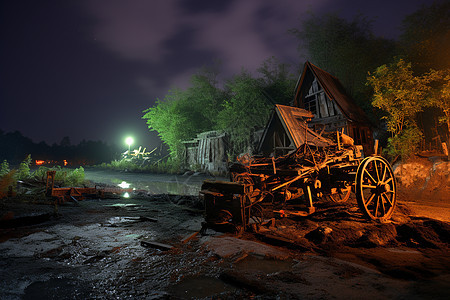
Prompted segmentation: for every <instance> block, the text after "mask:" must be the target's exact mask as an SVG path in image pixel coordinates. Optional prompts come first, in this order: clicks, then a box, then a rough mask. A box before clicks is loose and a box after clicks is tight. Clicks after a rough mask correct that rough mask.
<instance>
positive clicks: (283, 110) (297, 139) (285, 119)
mask: <svg viewBox="0 0 450 300" xmlns="http://www.w3.org/2000/svg"><path fill="white" fill-rule="evenodd" d="M275 117H278V119H279V120H280V122H281V124H282V125H283V128H284V130H285V132H286V134H287V136H288V137H289V139H290V141H291V142H292V144H294V146H295V148H296V149H297V148H298V147H300V146H301V145H303V144H308V145H311V146H318V147H326V146H330V145H332V144H333V142H332V141H331V140H329V139H327V138H325V137H322V136H321V135H319V134H317V133H316V132H314V131H312V130H311V129H309V128H308V125H307V124H306V122H305V120H304V119H309V118H312V117H314V115H313V114H312V113H311V112H309V111H307V110H304V109H301V108H298V107H293V106H286V105H280V104H277V105H275V111H274V114H273V115H272V118H271V121H270V122H269V124H268V125H267V127H266V129H265V132H264V135H263V137H262V139H261V144H260V147H259V148H260V150H261V147H262V143H264V141H265V139H266V138H268V137H267V136H266V135H267V132H268V131H269V129H270V128H271V126H274V123H273V122H274V121H275V119H274V118H275Z"/></svg>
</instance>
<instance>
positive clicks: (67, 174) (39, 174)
mask: <svg viewBox="0 0 450 300" xmlns="http://www.w3.org/2000/svg"><path fill="white" fill-rule="evenodd" d="M47 171H56V174H55V183H56V184H57V185H60V186H82V185H83V184H84V168H83V167H79V168H77V169H64V168H62V167H60V166H57V167H53V168H47V167H39V169H37V170H36V171H34V172H33V174H32V175H31V177H33V178H35V179H36V180H39V181H44V182H45V181H46V179H47Z"/></svg>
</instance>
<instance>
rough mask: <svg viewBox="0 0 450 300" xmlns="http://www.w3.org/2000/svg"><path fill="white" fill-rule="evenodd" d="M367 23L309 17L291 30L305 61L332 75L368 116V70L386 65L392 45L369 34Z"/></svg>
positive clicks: (330, 16)
mask: <svg viewBox="0 0 450 300" xmlns="http://www.w3.org/2000/svg"><path fill="white" fill-rule="evenodd" d="M371 27H372V25H371V21H370V20H368V19H367V18H365V17H363V16H361V15H359V16H356V17H355V18H354V20H353V21H351V22H349V21H347V20H345V19H342V18H340V17H338V16H337V15H334V14H329V15H325V16H320V17H319V16H315V15H311V17H310V18H308V19H305V20H304V21H303V22H302V29H301V30H298V29H291V33H293V34H294V35H296V36H297V38H298V39H299V42H300V44H299V50H300V51H301V50H303V49H306V50H307V55H308V57H309V59H310V60H311V61H312V62H313V63H314V64H316V65H317V66H319V67H320V68H322V69H324V70H326V71H327V72H329V73H331V74H332V75H334V76H336V77H337V78H338V79H339V80H340V81H341V83H342V84H343V86H344V87H345V89H346V91H347V92H348V93H349V94H350V95H351V96H352V97H353V98H354V99H355V100H356V101H357V102H358V104H359V105H360V106H361V107H362V108H363V109H364V110H365V111H366V113H368V114H369V115H370V114H371V113H372V110H371V107H370V102H369V101H367V100H368V99H370V97H371V93H372V92H371V90H370V88H369V87H368V86H366V84H365V83H366V77H367V73H368V72H369V71H372V70H374V69H375V68H376V67H378V66H380V65H382V64H385V63H388V62H389V61H390V60H391V59H392V56H393V54H394V52H395V43H394V41H392V40H388V39H385V38H381V37H376V36H375V35H374V34H373V33H372V29H371Z"/></svg>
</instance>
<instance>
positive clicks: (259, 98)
mask: <svg viewBox="0 0 450 300" xmlns="http://www.w3.org/2000/svg"><path fill="white" fill-rule="evenodd" d="M262 88H263V87H262V86H261V81H258V80H257V79H255V78H253V77H252V76H251V75H250V73H249V72H247V71H244V70H243V71H241V73H240V74H238V75H235V76H234V77H233V78H232V79H231V80H230V81H228V82H227V89H228V91H229V95H230V98H229V99H228V100H227V101H225V103H224V105H223V110H222V111H221V112H220V113H219V115H218V117H217V119H218V124H217V127H218V128H219V129H221V130H224V131H227V132H228V133H229V134H230V136H231V138H230V139H231V142H232V144H233V152H234V153H233V154H239V153H242V152H245V151H247V147H248V146H250V145H251V141H250V139H251V135H252V133H253V132H254V131H255V130H257V129H260V128H264V126H265V125H266V123H267V120H268V117H269V114H270V110H271V108H272V105H270V104H269V103H267V101H266V100H265V99H264V95H263V94H262V93H261V90H262Z"/></svg>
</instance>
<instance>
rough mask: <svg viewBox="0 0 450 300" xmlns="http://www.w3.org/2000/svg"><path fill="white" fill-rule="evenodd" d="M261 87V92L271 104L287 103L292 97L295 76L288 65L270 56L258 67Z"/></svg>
mask: <svg viewBox="0 0 450 300" xmlns="http://www.w3.org/2000/svg"><path fill="white" fill-rule="evenodd" d="M257 71H258V73H260V74H261V75H262V77H260V78H259V81H261V83H260V85H261V87H262V89H261V92H262V93H263V94H264V96H265V97H266V98H267V99H268V100H269V101H270V102H271V103H272V104H283V105H289V104H290V102H291V101H292V98H293V93H294V89H295V84H296V78H295V76H294V75H293V74H292V73H291V72H290V66H289V65H287V64H283V63H280V62H279V60H278V59H277V58H275V57H274V56H272V57H271V58H269V59H267V60H265V61H264V62H263V63H262V64H261V66H260V67H259V68H258V70H257Z"/></svg>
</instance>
